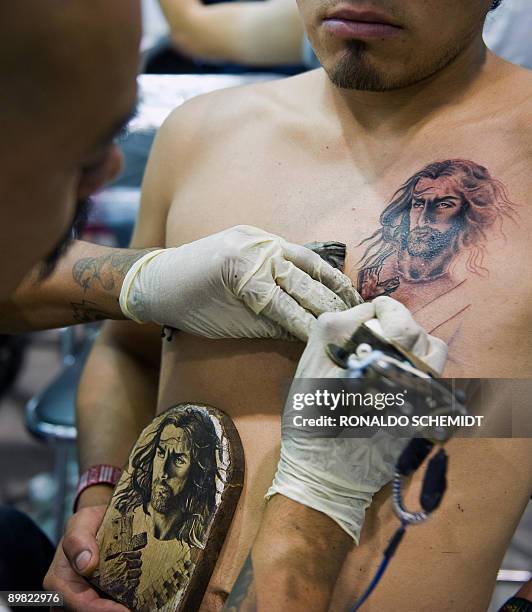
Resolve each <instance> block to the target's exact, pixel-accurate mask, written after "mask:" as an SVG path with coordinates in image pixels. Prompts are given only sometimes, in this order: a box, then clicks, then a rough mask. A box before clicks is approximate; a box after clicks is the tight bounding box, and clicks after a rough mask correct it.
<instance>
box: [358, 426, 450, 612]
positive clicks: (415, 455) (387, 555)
mask: <svg viewBox="0 0 532 612" xmlns="http://www.w3.org/2000/svg"><path fill="white" fill-rule="evenodd" d="M433 446H434V444H433V443H432V442H430V441H428V440H425V439H424V438H413V439H412V440H411V441H410V443H409V444H408V446H407V447H406V448H405V449H404V450H403V452H402V453H401V456H400V457H399V459H398V460H397V465H396V479H395V482H394V485H395V488H396V489H397V490H398V491H399V495H400V478H401V477H402V476H409V475H410V474H412V473H413V472H415V471H416V470H417V469H418V468H419V467H420V466H421V464H422V463H423V461H424V460H425V459H426V457H427V456H428V454H429V453H430V451H431V450H432V448H433ZM446 472H447V455H446V453H445V451H444V450H443V448H440V450H439V451H438V452H437V453H436V455H434V457H433V458H432V459H431V460H430V461H429V465H428V466H427V469H426V471H425V476H424V477H423V487H422V490H421V496H420V504H421V507H422V508H423V510H424V511H425V512H426V517H425V518H428V516H429V515H430V514H431V513H432V512H434V510H436V508H437V507H438V506H439V505H440V503H441V500H442V499H443V495H444V493H445V490H446V488H447V480H446ZM400 507H401V509H402V503H401V504H400ZM408 514H409V513H407V512H406V511H405V512H404V516H407V515H408ZM411 516H412V517H413V516H414V515H411ZM415 516H417V517H419V516H420V513H415ZM422 520H424V518H423V519H422ZM411 522H412V523H414V521H413V520H412V521H411ZM415 522H420V521H419V520H416V521H415ZM409 524H410V522H409V520H408V519H406V518H405V519H401V526H400V527H399V528H398V529H397V531H396V532H395V533H394V535H393V536H392V538H391V539H390V542H389V544H388V546H387V547H386V550H385V551H384V553H383V558H382V561H381V563H380V565H379V567H378V568H377V571H376V572H375V575H374V576H373V578H372V580H371V582H370V584H369V586H368V588H367V589H366V590H365V591H364V593H363V595H362V596H361V597H360V598H359V599H358V600H357V601H356V602H355V604H354V605H353V607H352V608H351V610H350V612H356V611H357V610H359V609H360V608H361V607H362V605H363V604H364V603H365V602H366V601H367V600H368V598H369V596H370V595H371V594H372V593H373V591H374V590H375V588H376V587H377V585H378V584H379V582H380V581H381V579H382V577H383V575H384V572H385V571H386V568H387V567H388V564H389V563H390V560H391V558H392V557H393V556H394V554H395V552H396V550H397V548H398V546H399V544H400V543H401V540H402V539H403V536H404V534H405V531H406V528H407V527H408V525H409Z"/></svg>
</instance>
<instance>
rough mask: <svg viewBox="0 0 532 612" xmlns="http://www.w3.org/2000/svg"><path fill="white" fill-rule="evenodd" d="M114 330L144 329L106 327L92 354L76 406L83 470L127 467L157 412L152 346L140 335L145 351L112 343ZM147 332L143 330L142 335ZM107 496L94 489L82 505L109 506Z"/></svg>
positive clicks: (155, 371) (133, 326)
mask: <svg viewBox="0 0 532 612" xmlns="http://www.w3.org/2000/svg"><path fill="white" fill-rule="evenodd" d="M113 326H114V327H117V326H119V327H123V328H126V327H127V326H130V327H132V328H133V330H134V331H137V330H136V328H137V327H138V328H140V327H141V326H136V325H135V324H132V323H128V322H123V323H118V322H112V323H110V324H107V329H105V330H104V331H103V333H102V338H101V339H100V340H99V341H98V342H97V344H96V345H95V347H94V348H93V350H92V352H91V355H90V356H89V359H88V362H87V365H86V367H85V370H84V372H83V376H82V378H81V382H80V386H79V390H78V398H77V406H76V410H77V426H78V454H79V466H80V471H81V472H83V471H84V470H86V469H87V468H88V467H90V466H91V465H97V464H109V465H113V466H116V467H123V466H124V465H126V463H127V459H128V457H129V453H130V451H131V448H132V447H133V444H134V443H135V442H136V441H137V438H138V437H139V435H140V433H141V431H142V430H143V429H144V427H146V425H147V424H148V423H149V422H150V421H151V420H152V419H153V418H154V416H155V413H156V406H157V383H158V367H157V364H156V363H154V362H153V361H152V360H150V359H143V358H142V356H143V355H144V354H145V355H146V356H149V353H150V350H149V347H148V346H147V343H146V342H143V341H142V338H139V337H138V332H137V338H135V339H132V342H136V343H137V344H138V345H139V350H140V351H141V353H140V354H139V355H135V354H134V353H133V352H132V351H128V350H127V349H124V348H123V347H121V346H120V345H119V344H116V343H114V342H113V339H112V336H113V333H112V331H113V330H112V328H113ZM146 327H147V326H146ZM109 328H111V329H109ZM147 331H148V330H146V329H144V326H143V329H142V333H147ZM156 331H157V330H156ZM157 336H158V333H157ZM159 344H160V342H159ZM91 489H92V490H91ZM106 496H107V497H108V498H109V497H110V496H111V490H110V489H106V488H105V487H101V488H96V487H91V488H90V489H87V494H86V495H84V496H83V497H82V499H81V500H80V506H81V507H82V506H84V505H94V504H97V503H105V497H106Z"/></svg>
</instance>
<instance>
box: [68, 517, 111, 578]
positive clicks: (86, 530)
mask: <svg viewBox="0 0 532 612" xmlns="http://www.w3.org/2000/svg"><path fill="white" fill-rule="evenodd" d="M105 510H106V506H87V507H86V508H82V509H81V510H78V511H77V512H76V513H75V514H74V515H73V516H72V517H71V518H70V519H69V521H68V523H67V525H66V528H65V535H64V536H63V551H64V553H65V556H66V557H67V559H68V561H69V562H70V565H71V567H72V569H73V570H74V571H75V572H77V573H78V574H81V575H82V576H90V575H91V574H92V573H93V572H94V570H95V569H96V568H97V567H98V563H99V560H100V555H99V550H98V543H97V541H96V533H97V531H98V528H99V527H100V525H101V522H102V519H103V515H104V514H105Z"/></svg>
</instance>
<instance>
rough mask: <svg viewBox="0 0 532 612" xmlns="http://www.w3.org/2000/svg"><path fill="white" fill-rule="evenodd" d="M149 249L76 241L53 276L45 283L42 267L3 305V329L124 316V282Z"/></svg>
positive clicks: (0, 311) (47, 326) (0, 328)
mask: <svg viewBox="0 0 532 612" xmlns="http://www.w3.org/2000/svg"><path fill="white" fill-rule="evenodd" d="M146 252H147V251H146V250H144V249H143V250H136V249H113V248H111V247H106V246H100V245H96V244H92V243H89V242H82V241H76V242H75V243H74V244H73V245H72V247H71V248H70V249H69V251H68V252H67V254H66V255H65V257H64V258H62V259H61V260H60V262H59V264H58V266H57V269H56V271H55V272H54V273H53V275H52V276H51V277H50V278H49V279H47V280H46V281H43V282H39V280H38V269H37V268H36V270H35V271H33V272H32V273H31V274H30V275H29V276H28V277H27V278H26V279H25V280H24V281H23V282H22V284H21V285H20V287H19V288H18V289H17V291H16V292H15V294H14V295H12V296H11V298H10V299H9V300H8V301H7V302H3V303H0V332H2V333H16V332H23V331H30V330H39V329H50V328H53V327H64V326H67V325H74V324H76V323H87V322H90V321H98V320H101V319H123V318H124V316H123V314H122V312H121V310H120V306H119V304H118V298H119V296H120V289H121V287H122V282H123V280H124V277H125V275H126V273H127V271H128V270H129V268H130V267H131V265H132V264H133V263H134V262H135V261H136V260H137V259H139V258H140V257H142V255H144V253H146Z"/></svg>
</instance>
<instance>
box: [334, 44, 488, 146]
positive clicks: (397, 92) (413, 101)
mask: <svg viewBox="0 0 532 612" xmlns="http://www.w3.org/2000/svg"><path fill="white" fill-rule="evenodd" d="M495 61H496V60H495V58H494V56H492V55H491V54H490V53H489V52H488V51H487V49H486V47H485V45H484V42H483V40H482V37H481V35H479V36H478V37H477V38H476V39H475V40H473V41H472V42H471V43H470V45H468V46H467V47H466V48H465V49H464V50H463V51H462V52H461V53H459V54H458V55H457V56H456V57H455V58H454V59H453V60H452V61H451V62H450V63H448V64H447V65H446V66H445V67H444V68H441V69H440V70H438V71H437V72H435V73H434V74H432V75H431V76H429V77H427V78H425V79H423V80H421V81H419V82H418V83H415V84H413V85H409V86H407V87H404V88H401V89H394V90H390V91H383V92H375V91H359V90H353V89H341V88H338V87H336V86H334V85H333V84H332V83H331V81H330V80H329V79H328V78H327V77H326V75H324V79H325V81H326V83H325V97H324V103H325V105H326V107H328V108H329V109H330V108H331V107H332V108H334V109H335V111H336V113H337V114H338V116H339V117H340V119H341V120H342V119H348V120H349V123H350V124H351V125H353V126H354V127H356V128H357V133H358V134H359V135H360V129H362V130H363V131H366V132H368V133H376V132H378V133H382V132H385V133H388V134H390V135H393V134H394V133H399V134H401V133H404V132H405V131H406V130H409V129H411V128H415V127H416V126H418V125H420V124H424V123H425V122H426V121H427V120H429V119H430V117H432V116H433V115H434V114H435V113H437V112H439V111H441V109H442V108H443V107H445V106H450V105H455V104H456V103H457V102H460V101H463V100H466V99H467V98H468V97H470V96H472V95H474V94H475V93H476V92H477V91H478V90H479V88H482V87H483V86H484V84H485V82H486V78H485V77H486V72H487V71H490V72H491V70H490V69H491V67H492V64H493V63H494V62H495Z"/></svg>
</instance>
